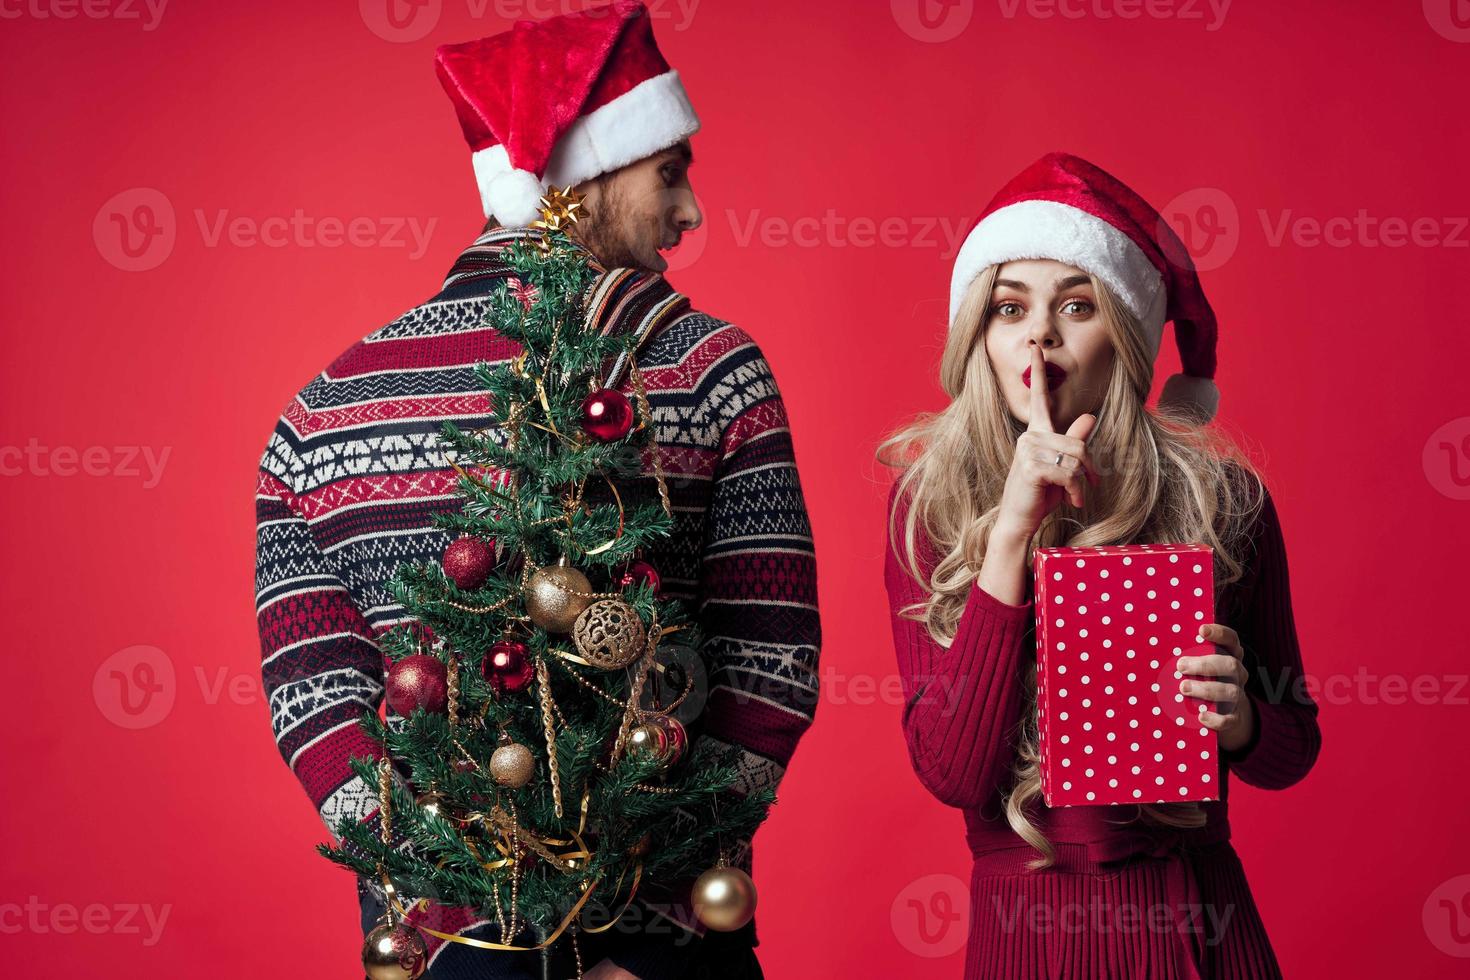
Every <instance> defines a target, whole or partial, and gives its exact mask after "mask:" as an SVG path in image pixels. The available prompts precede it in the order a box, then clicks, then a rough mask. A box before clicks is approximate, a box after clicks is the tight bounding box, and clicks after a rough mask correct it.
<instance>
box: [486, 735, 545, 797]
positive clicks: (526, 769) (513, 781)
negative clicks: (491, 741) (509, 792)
mask: <svg viewBox="0 0 1470 980" xmlns="http://www.w3.org/2000/svg"><path fill="white" fill-rule="evenodd" d="M535 771H536V760H535V758H533V757H532V755H531V750H530V749H528V748H526V747H525V746H524V745H521V744H520V743H519V742H510V743H508V744H505V745H502V746H500V747H499V748H498V749H496V750H495V751H494V752H492V753H491V754H490V775H491V776H492V777H494V779H495V781H496V782H497V783H499V784H500V785H502V786H508V787H510V788H511V789H520V788H521V787H522V786H524V785H526V784H527V783H529V782H530V781H531V774H532V773H533V772H535Z"/></svg>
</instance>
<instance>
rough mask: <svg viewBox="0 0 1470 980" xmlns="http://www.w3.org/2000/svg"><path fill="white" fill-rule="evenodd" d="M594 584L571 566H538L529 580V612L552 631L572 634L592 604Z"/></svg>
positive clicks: (536, 620)
mask: <svg viewBox="0 0 1470 980" xmlns="http://www.w3.org/2000/svg"><path fill="white" fill-rule="evenodd" d="M591 591H592V583H591V582H589V581H587V576H585V575H583V574H582V573H581V572H579V571H577V570H576V569H575V568H573V567H572V566H570V565H547V566H546V567H545V568H538V569H537V570H536V573H535V574H534V575H532V576H531V580H530V581H529V582H527V583H526V614H527V615H528V616H530V617H531V622H533V623H535V624H536V625H537V626H539V627H541V628H542V629H544V630H545V631H546V632H548V633H570V632H571V631H572V626H573V625H574V624H575V623H576V622H577V617H578V616H580V615H581V614H582V610H584V609H586V608H587V607H588V606H589V605H591V604H592V599H591V597H590V595H589V593H591Z"/></svg>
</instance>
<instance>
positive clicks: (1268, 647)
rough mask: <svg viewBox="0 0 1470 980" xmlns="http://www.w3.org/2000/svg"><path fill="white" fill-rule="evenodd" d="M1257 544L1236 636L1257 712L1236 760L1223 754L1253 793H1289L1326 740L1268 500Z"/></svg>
mask: <svg viewBox="0 0 1470 980" xmlns="http://www.w3.org/2000/svg"><path fill="white" fill-rule="evenodd" d="M1252 538H1253V540H1254V543H1255V554H1254V556H1253V557H1252V558H1251V559H1250V560H1251V561H1252V562H1253V565H1254V568H1253V569H1252V576H1253V579H1254V581H1253V583H1252V584H1251V586H1250V587H1249V589H1248V591H1247V594H1246V601H1245V602H1244V606H1243V611H1242V613H1241V615H1240V617H1239V620H1238V622H1237V623H1236V624H1235V630H1236V633H1238V634H1239V635H1240V642H1241V646H1242V648H1243V650H1244V653H1245V657H1244V664H1245V667H1246V671H1247V675H1248V676H1247V678H1246V684H1245V690H1246V696H1247V697H1248V698H1250V700H1251V704H1252V706H1253V708H1254V709H1255V711H1254V714H1255V724H1254V726H1253V729H1252V732H1251V737H1250V739H1249V741H1247V743H1246V744H1245V745H1244V746H1242V747H1241V748H1240V749H1238V750H1237V751H1235V752H1221V758H1223V759H1224V760H1225V762H1226V763H1227V764H1228V765H1229V766H1230V770H1231V772H1232V773H1234V774H1235V775H1236V776H1237V777H1238V778H1239V779H1240V780H1241V781H1242V782H1244V783H1246V784H1248V785H1250V786H1255V787H1258V788H1260V789H1285V788H1286V787H1288V786H1291V785H1292V784H1294V783H1297V782H1300V781H1301V779H1302V778H1303V777H1305V776H1306V774H1307V773H1308V771H1310V770H1311V768H1312V766H1313V764H1315V763H1316V761H1317V754H1318V752H1319V751H1320V749H1321V747H1322V733H1321V729H1320V728H1319V727H1318V724H1317V703H1316V701H1315V700H1313V698H1312V696H1311V694H1310V693H1309V692H1308V691H1307V689H1306V685H1305V678H1304V674H1303V672H1302V655H1301V647H1300V645H1299V644H1298V642H1297V635H1296V620H1295V617H1294V616H1293V614H1292V609H1291V584H1290V581H1289V579H1288V575H1287V564H1286V543H1285V541H1284V539H1283V537H1282V533H1281V523H1280V520H1279V519H1278V517H1277V514H1276V505H1275V504H1274V503H1273V502H1272V500H1271V495H1270V494H1269V493H1267V494H1266V496H1265V500H1264V502H1263V505H1262V508H1261V512H1260V516H1259V518H1258V519H1257V522H1256V527H1255V530H1254V533H1253V535H1252Z"/></svg>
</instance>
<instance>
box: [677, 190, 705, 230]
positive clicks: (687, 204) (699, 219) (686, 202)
mask: <svg viewBox="0 0 1470 980" xmlns="http://www.w3.org/2000/svg"><path fill="white" fill-rule="evenodd" d="M682 198H683V199H682V200H680V201H679V203H678V205H677V206H675V208H674V225H675V227H677V228H678V229H679V230H680V231H693V230H694V229H696V228H698V227H699V226H700V225H702V224H704V212H702V211H701V210H700V209H699V201H697V200H696V199H695V197H694V192H693V191H690V192H688V193H687V194H684V195H683V196H682Z"/></svg>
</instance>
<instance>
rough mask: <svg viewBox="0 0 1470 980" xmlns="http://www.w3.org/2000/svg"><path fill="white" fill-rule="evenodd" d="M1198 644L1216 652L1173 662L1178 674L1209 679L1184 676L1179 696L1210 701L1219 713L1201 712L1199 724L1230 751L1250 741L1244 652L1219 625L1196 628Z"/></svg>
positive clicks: (1250, 709) (1233, 636)
mask: <svg viewBox="0 0 1470 980" xmlns="http://www.w3.org/2000/svg"><path fill="white" fill-rule="evenodd" d="M1199 635H1200V642H1202V643H1213V644H1214V646H1215V649H1216V650H1217V651H1220V652H1217V653H1212V654H1209V655H1207V656H1203V657H1180V658H1179V659H1178V660H1176V661H1175V662H1174V664H1175V669H1176V670H1178V671H1179V672H1180V673H1181V674H1197V675H1201V676H1204V677H1208V678H1210V679H1209V680H1193V679H1191V678H1188V677H1186V678H1185V679H1184V680H1181V681H1180V682H1179V691H1180V693H1181V694H1187V695H1189V696H1190V697H1195V698H1203V699H1204V700H1206V701H1214V702H1215V707H1216V708H1218V709H1220V710H1219V711H1201V712H1200V714H1199V723H1200V724H1201V725H1203V726H1205V727H1206V728H1210V729H1213V730H1214V731H1215V732H1216V733H1217V734H1218V735H1219V736H1220V748H1221V749H1223V750H1225V751H1226V752H1234V751H1236V750H1238V749H1240V748H1242V747H1243V746H1244V745H1245V743H1246V742H1248V741H1250V736H1251V728H1252V726H1254V725H1255V723H1256V720H1255V707H1254V706H1253V705H1252V704H1251V699H1250V698H1249V697H1247V696H1246V693H1245V682H1246V680H1247V678H1248V677H1249V676H1250V675H1249V673H1248V672H1247V671H1246V669H1245V663H1244V662H1243V661H1244V657H1245V652H1244V651H1243V650H1242V649H1241V647H1240V637H1239V636H1237V635H1236V633H1235V630H1233V629H1231V628H1230V627H1228V626H1221V625H1220V624H1219V623H1207V624H1206V625H1204V626H1201V627H1200V631H1199Z"/></svg>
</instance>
